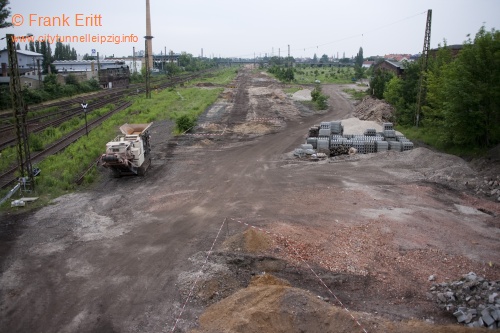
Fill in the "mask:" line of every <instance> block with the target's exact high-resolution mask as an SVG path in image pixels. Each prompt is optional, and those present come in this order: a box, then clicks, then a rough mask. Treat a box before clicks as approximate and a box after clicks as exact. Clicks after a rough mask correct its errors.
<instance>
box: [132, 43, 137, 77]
mask: <svg viewBox="0 0 500 333" xmlns="http://www.w3.org/2000/svg"><path fill="white" fill-rule="evenodd" d="M132 68H133V69H134V73H137V67H136V66H135V46H134V47H132Z"/></svg>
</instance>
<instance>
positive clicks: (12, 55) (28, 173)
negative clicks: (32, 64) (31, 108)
mask: <svg viewBox="0 0 500 333" xmlns="http://www.w3.org/2000/svg"><path fill="white" fill-rule="evenodd" d="M31 36H33V35H32V34H28V35H26V36H24V37H31ZM2 39H7V53H8V58H9V60H8V61H9V77H10V97H11V99H12V110H13V113H14V121H15V124H16V136H17V159H18V163H19V171H20V173H21V180H22V182H23V183H24V186H25V188H26V187H28V188H29V189H31V190H34V189H35V183H34V181H33V168H32V165H31V156H30V147H29V141H28V126H27V124H26V114H27V113H28V108H27V107H26V105H25V104H24V100H23V97H22V95H21V91H22V89H21V79H20V77H19V65H18V61H17V51H16V42H15V40H14V35H13V34H7V35H6V36H5V37H4V38H1V39H0V40H2Z"/></svg>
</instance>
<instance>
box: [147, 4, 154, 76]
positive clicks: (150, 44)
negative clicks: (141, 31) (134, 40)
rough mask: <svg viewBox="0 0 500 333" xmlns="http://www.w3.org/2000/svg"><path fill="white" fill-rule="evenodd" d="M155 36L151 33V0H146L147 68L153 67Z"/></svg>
mask: <svg viewBox="0 0 500 333" xmlns="http://www.w3.org/2000/svg"><path fill="white" fill-rule="evenodd" d="M152 38H153V36H152V35H151V10H150V6H149V0H146V40H147V42H146V44H147V46H148V50H147V51H148V52H147V53H148V59H146V61H147V64H146V68H153V40H152Z"/></svg>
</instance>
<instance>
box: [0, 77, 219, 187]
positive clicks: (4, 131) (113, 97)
mask: <svg viewBox="0 0 500 333" xmlns="http://www.w3.org/2000/svg"><path fill="white" fill-rule="evenodd" d="M211 71H213V69H208V70H205V71H201V72H198V73H194V74H190V75H186V76H183V77H173V78H169V79H168V81H166V82H165V80H163V79H160V80H152V81H151V87H152V89H166V88H170V87H175V86H176V85H179V84H183V83H186V82H188V81H190V80H194V79H196V78H199V77H201V76H203V75H205V74H207V73H209V72H211ZM139 87H141V88H139ZM143 87H144V84H133V85H130V86H129V88H128V89H127V88H118V89H114V90H107V91H103V92H101V93H98V94H91V95H89V96H86V97H85V100H86V102H89V101H92V100H96V102H93V103H92V105H91V107H92V109H96V108H100V107H103V106H105V105H106V104H109V103H115V102H118V101H120V100H121V99H122V98H123V97H125V96H130V95H135V94H138V93H141V92H144V91H145V89H144V88H143ZM83 99H84V97H82V96H80V97H76V98H73V99H71V100H66V101H60V102H55V103H51V104H46V105H37V106H33V107H32V108H30V112H33V111H34V112H35V114H36V113H37V112H41V111H43V110H45V109H47V108H51V107H58V108H62V107H66V109H65V110H57V111H54V112H49V113H47V114H44V115H40V116H38V117H32V118H30V119H27V122H28V134H31V133H37V132H40V131H42V130H44V129H45V128H47V127H50V126H53V127H57V126H60V125H61V124H62V123H64V122H66V121H68V120H70V119H72V118H74V117H77V116H80V115H81V114H82V113H83V108H82V107H81V106H80V105H78V106H77V107H74V105H75V104H80V103H81V102H82V101H83ZM130 105H131V103H124V104H121V105H120V106H119V107H117V108H115V109H114V110H112V111H110V112H108V113H107V114H105V115H103V116H101V117H99V118H96V119H94V120H92V121H90V122H89V123H88V128H89V130H91V129H93V128H95V127H97V126H98V125H99V124H100V123H102V122H103V121H104V120H106V119H107V118H108V117H109V116H111V115H112V114H114V113H116V112H119V111H121V110H123V109H125V108H127V107H128V106H130ZM6 115H7V113H2V114H0V137H1V139H0V151H1V150H2V149H5V148H7V147H10V146H13V145H15V142H16V135H15V130H14V125H11V124H8V125H4V126H1V123H3V122H4V120H6V119H9V117H10V119H11V120H12V114H8V116H6ZM43 119H45V120H46V121H45V122H43V123H42V124H40V121H43ZM84 134H85V127H83V128H80V129H78V130H75V131H73V132H71V133H69V134H67V135H66V136H64V137H63V138H61V139H60V140H58V141H56V142H54V143H53V144H51V145H50V146H49V147H46V148H45V149H44V150H43V151H40V152H38V153H36V154H32V155H31V161H32V163H37V162H40V161H41V160H43V159H44V158H45V157H47V156H49V155H51V154H56V153H57V152H59V151H61V150H63V149H64V148H66V147H67V146H68V145H70V144H71V143H73V142H75V141H76V140H78V138H79V137H81V136H82V135H84ZM18 167H19V166H18V165H15V166H12V168H10V169H8V170H7V171H4V173H2V174H0V189H3V188H5V187H7V186H8V185H10V184H12V183H13V182H14V181H15V180H16V178H15V172H16V170H17V169H18Z"/></svg>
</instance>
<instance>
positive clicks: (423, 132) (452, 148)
mask: <svg viewBox="0 0 500 333" xmlns="http://www.w3.org/2000/svg"><path fill="white" fill-rule="evenodd" d="M395 129H396V130H397V131H399V132H401V133H403V134H404V135H405V136H406V137H407V138H408V139H410V140H411V141H413V142H420V143H423V144H425V145H428V146H430V147H432V148H434V149H436V150H438V151H441V152H444V153H447V154H451V155H456V156H460V157H464V158H473V157H481V156H484V155H485V154H486V152H487V151H488V149H487V148H484V147H483V148H479V147H466V146H456V145H449V144H445V143H444V141H443V140H442V137H441V133H440V132H439V131H438V130H437V129H433V128H426V127H418V128H417V127H413V126H412V127H404V126H395Z"/></svg>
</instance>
